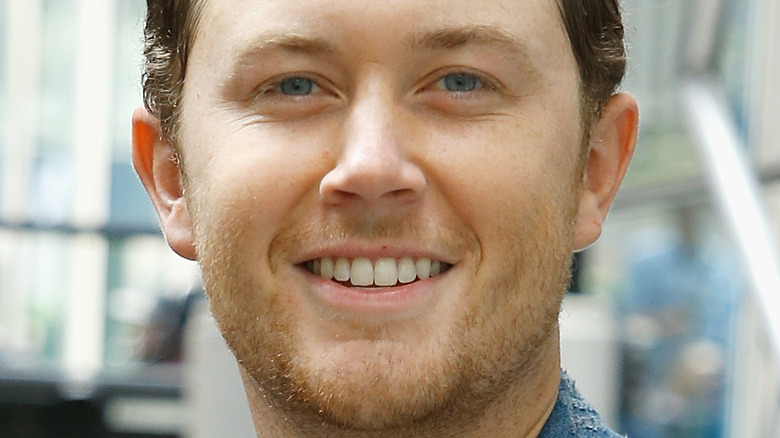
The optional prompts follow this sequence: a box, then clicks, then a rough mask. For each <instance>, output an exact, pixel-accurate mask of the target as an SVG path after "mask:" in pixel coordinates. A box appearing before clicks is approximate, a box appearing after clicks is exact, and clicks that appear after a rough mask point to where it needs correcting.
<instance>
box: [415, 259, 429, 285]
mask: <svg viewBox="0 0 780 438" xmlns="http://www.w3.org/2000/svg"><path fill="white" fill-rule="evenodd" d="M415 265H416V267H417V277H419V278H420V280H425V279H426V278H428V277H430V276H431V259H418V260H417V263H416V264H415Z"/></svg>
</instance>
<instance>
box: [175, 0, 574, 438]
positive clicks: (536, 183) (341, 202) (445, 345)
mask: <svg viewBox="0 0 780 438" xmlns="http://www.w3.org/2000/svg"><path fill="white" fill-rule="evenodd" d="M579 108H580V105H579V92H578V77H577V68H576V63H575V60H574V58H573V56H572V54H571V49H570V46H569V42H568V40H567V38H566V33H565V31H564V29H563V27H562V24H561V22H560V17H559V12H558V9H557V7H556V3H555V1H553V0H527V1H517V0H490V1H488V0H486V1H480V2H474V1H465V0H432V1H426V2H420V1H417V0H398V1H392V2H365V1H362V0H264V1H252V0H220V1H213V0H211V1H206V5H205V9H204V11H203V16H202V19H201V23H200V27H199V29H198V33H197V35H196V38H195V44H194V46H193V49H192V52H191V55H190V59H189V65H188V71H187V79H186V83H185V86H184V91H183V100H182V113H181V114H182V119H181V125H180V130H179V137H178V141H179V144H180V147H181V150H182V162H183V166H184V171H185V175H186V176H185V178H186V181H185V195H186V197H187V205H188V210H189V215H190V217H191V219H192V223H193V235H194V239H195V246H196V249H197V256H198V259H199V261H200V263H201V265H202V270H203V276H204V280H205V284H206V290H207V294H208V297H209V300H210V304H211V309H212V311H213V313H214V316H215V319H216V321H217V323H218V325H219V326H220V328H221V330H222V332H223V334H224V335H225V337H226V339H227V341H228V343H229V345H230V346H231V348H232V349H233V351H234V353H235V354H236V356H237V358H238V360H239V362H240V363H241V366H242V367H243V368H244V369H245V371H246V374H247V375H248V376H250V377H251V379H252V381H251V384H253V385H256V386H257V387H259V388H260V389H261V391H263V392H264V394H266V396H267V397H268V401H269V402H270V403H271V404H278V405H280V406H281V405H285V404H288V403H289V404H292V405H294V406H296V407H298V408H304V409H310V410H312V411H313V412H320V413H321V414H322V416H323V418H325V419H326V420H328V421H331V420H332V421H335V422H337V423H340V424H346V425H352V426H357V427H361V428H375V427H382V426H393V425H397V424H401V423H404V422H408V421H412V420H415V419H420V418H424V417H426V416H429V415H431V414H432V413H434V412H437V411H438V410H443V409H445V408H448V407H449V408H451V407H452V406H453V405H462V406H464V407H465V406H468V405H469V404H474V405H477V404H479V403H489V402H490V398H491V397H493V396H494V394H498V393H500V392H501V391H503V390H504V389H505V388H506V387H507V385H510V384H511V383H512V382H514V381H516V380H517V379H518V376H522V375H524V374H532V373H533V370H534V369H536V368H538V367H540V366H542V365H552V366H557V362H555V361H556V360H557V356H556V354H557V353H554V352H556V351H557V345H558V344H557V329H556V323H557V315H558V311H559V304H560V300H561V297H562V294H563V291H564V289H565V286H566V282H567V279H568V269H569V260H570V254H571V250H572V236H573V232H574V227H575V222H576V217H577V208H578V202H579V193H580V181H579V180H580V175H579V172H578V168H579V166H578V157H579V155H580V154H579V151H580V148H581V143H582V135H581V133H582V132H581V131H582V129H581V124H580V115H579V112H578V110H579ZM331 265H333V266H331ZM429 266H430V267H429ZM345 267H346V268H345ZM372 268H373V271H374V273H373V274H372ZM332 271H335V274H333V273H332ZM437 271H438V273H437ZM331 275H335V276H336V277H337V278H336V279H334V278H330V277H331ZM347 276H349V279H348V280H345V278H347ZM556 369H557V368H556Z"/></svg>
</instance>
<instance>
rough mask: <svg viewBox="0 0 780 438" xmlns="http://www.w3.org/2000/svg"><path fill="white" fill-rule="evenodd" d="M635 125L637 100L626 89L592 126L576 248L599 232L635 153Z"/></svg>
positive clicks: (636, 128)
mask: <svg viewBox="0 0 780 438" xmlns="http://www.w3.org/2000/svg"><path fill="white" fill-rule="evenodd" d="M638 127H639V110H638V108H637V103H636V100H635V99H634V97H633V96H631V95H630V94H626V93H620V94H616V95H614V96H612V97H611V98H610V99H609V101H607V103H606V105H605V106H604V110H603V112H602V116H601V118H600V119H599V120H597V121H596V122H595V123H594V124H593V126H592V127H591V141H590V145H589V151H588V156H587V158H586V160H587V161H586V163H585V175H584V181H583V189H582V196H581V198H580V206H579V213H578V217H577V224H576V228H575V234H574V245H573V246H574V248H573V249H574V250H575V251H581V250H583V249H585V248H587V247H588V246H590V245H591V244H593V243H594V242H595V241H596V240H597V239H598V238H599V236H600V235H601V227H602V224H603V223H604V220H605V219H606V217H607V213H609V209H610V207H611V206H612V202H613V201H614V200H615V195H616V194H617V190H618V187H620V183H621V182H622V181H623V177H624V176H625V174H626V170H628V163H629V162H630V161H631V157H632V156H633V154H634V148H635V147H636V139H637V131H638Z"/></svg>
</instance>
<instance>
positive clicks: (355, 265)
mask: <svg viewBox="0 0 780 438" xmlns="http://www.w3.org/2000/svg"><path fill="white" fill-rule="evenodd" d="M302 266H303V267H304V268H305V269H306V270H307V271H309V272H311V273H312V274H315V275H319V276H320V277H322V278H325V279H328V280H333V281H335V282H338V283H340V284H342V285H344V286H350V287H392V286H399V285H404V284H409V283H413V282H415V281H418V280H425V279H427V278H432V277H436V276H437V275H441V274H443V273H444V272H446V271H447V270H449V269H450V268H451V267H452V265H450V264H449V263H445V262H441V261H438V260H432V259H430V258H424V257H422V258H416V259H415V258H412V257H401V258H398V259H396V258H392V257H388V258H380V259H376V260H373V261H372V260H371V259H369V258H366V257H355V258H353V259H348V258H346V257H337V258H333V257H322V258H318V259H314V260H309V261H307V262H305V263H303V265H302Z"/></svg>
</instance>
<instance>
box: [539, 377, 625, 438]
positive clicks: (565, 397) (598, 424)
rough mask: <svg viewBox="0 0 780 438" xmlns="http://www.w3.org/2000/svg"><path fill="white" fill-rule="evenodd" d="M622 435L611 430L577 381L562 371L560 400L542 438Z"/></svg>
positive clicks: (611, 436) (610, 437) (559, 388)
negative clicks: (579, 387) (576, 383)
mask: <svg viewBox="0 0 780 438" xmlns="http://www.w3.org/2000/svg"><path fill="white" fill-rule="evenodd" d="M574 437H577V438H621V435H618V434H617V433H615V432H614V431H612V430H611V429H610V428H609V427H608V426H607V425H606V424H604V421H603V420H602V419H601V417H600V416H599V414H598V412H596V410H595V409H593V407H592V406H590V404H588V402H587V401H585V399H584V398H582V396H581V395H580V394H579V392H577V389H576V388H575V387H574V382H573V381H572V380H571V378H569V376H568V375H567V374H566V372H565V371H563V372H561V382H560V385H559V387H558V400H557V401H556V402H555V407H554V408H553V411H552V413H551V414H550V417H549V418H548V419H547V423H546V424H545V426H544V428H543V429H542V432H541V433H540V434H539V438H574Z"/></svg>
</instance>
